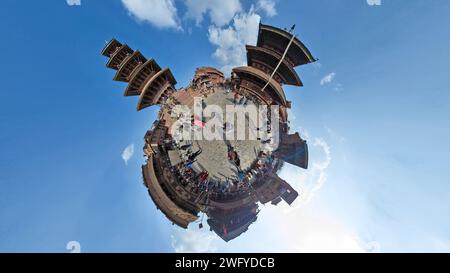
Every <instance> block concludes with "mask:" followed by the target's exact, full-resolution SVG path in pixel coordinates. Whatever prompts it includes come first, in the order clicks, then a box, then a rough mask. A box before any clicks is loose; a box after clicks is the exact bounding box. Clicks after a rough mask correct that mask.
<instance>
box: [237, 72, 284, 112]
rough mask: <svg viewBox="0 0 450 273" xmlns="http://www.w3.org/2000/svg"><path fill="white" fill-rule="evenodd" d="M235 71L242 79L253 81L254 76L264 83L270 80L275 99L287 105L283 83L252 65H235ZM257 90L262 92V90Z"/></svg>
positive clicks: (269, 86)
mask: <svg viewBox="0 0 450 273" xmlns="http://www.w3.org/2000/svg"><path fill="white" fill-rule="evenodd" d="M233 72H234V73H236V74H237V75H238V76H239V78H241V79H247V80H250V81H252V78H257V79H259V80H260V81H261V83H263V85H265V84H266V83H267V82H269V85H268V88H270V89H272V90H273V91H274V93H275V95H276V98H275V99H276V100H278V101H279V102H280V104H281V105H283V106H286V103H287V102H286V95H285V94H284V91H283V88H281V85H280V84H279V83H278V82H277V81H276V80H274V79H271V78H270V75H268V74H266V73H264V72H263V71H261V70H259V69H256V68H254V67H251V66H240V67H235V68H233ZM261 88H262V86H261ZM255 91H258V92H261V90H255ZM264 92H267V90H264Z"/></svg>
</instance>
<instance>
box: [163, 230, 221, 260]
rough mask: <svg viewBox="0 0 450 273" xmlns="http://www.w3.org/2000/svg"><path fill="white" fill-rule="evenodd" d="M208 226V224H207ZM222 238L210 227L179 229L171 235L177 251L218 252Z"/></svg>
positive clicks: (173, 245)
mask: <svg viewBox="0 0 450 273" xmlns="http://www.w3.org/2000/svg"><path fill="white" fill-rule="evenodd" d="M206 226H207V225H206ZM219 239H220V238H219V237H218V236H217V235H216V234H215V233H213V232H210V231H209V229H206V227H204V228H203V229H195V230H194V229H192V227H190V229H187V230H184V229H183V230H182V229H177V230H175V231H174V232H173V233H172V235H171V240H172V247H173V249H174V251H175V252H177V253H186V252H187V253H195V252H202V253H204V252H216V251H217V243H218V240H219Z"/></svg>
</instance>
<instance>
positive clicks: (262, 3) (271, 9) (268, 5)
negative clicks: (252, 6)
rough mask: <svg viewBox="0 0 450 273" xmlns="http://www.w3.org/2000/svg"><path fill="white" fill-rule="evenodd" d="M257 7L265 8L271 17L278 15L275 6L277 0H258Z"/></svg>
mask: <svg viewBox="0 0 450 273" xmlns="http://www.w3.org/2000/svg"><path fill="white" fill-rule="evenodd" d="M256 8H257V9H261V10H263V11H264V12H265V13H266V15H267V16H269V17H273V16H275V15H277V10H276V8H275V1H273V0H258V3H257V4H256Z"/></svg>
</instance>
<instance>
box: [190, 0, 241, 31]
mask: <svg viewBox="0 0 450 273" xmlns="http://www.w3.org/2000/svg"><path fill="white" fill-rule="evenodd" d="M185 4H186V7H187V12H186V18H188V19H194V20H195V22H196V23H197V24H200V23H201V22H202V21H203V19H204V15H205V14H208V15H209V18H210V19H211V22H212V23H213V24H214V25H216V26H219V27H221V26H223V25H226V24H228V23H229V22H230V20H231V19H233V17H234V16H235V14H236V13H237V12H240V11H241V9H242V5H241V3H240V1H239V0H226V1H223V0H209V1H198V0H186V2H185Z"/></svg>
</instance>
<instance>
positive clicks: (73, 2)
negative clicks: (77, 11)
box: [66, 0, 81, 6]
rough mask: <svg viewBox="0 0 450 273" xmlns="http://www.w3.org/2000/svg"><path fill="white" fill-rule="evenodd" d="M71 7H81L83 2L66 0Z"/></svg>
mask: <svg viewBox="0 0 450 273" xmlns="http://www.w3.org/2000/svg"><path fill="white" fill-rule="evenodd" d="M66 3H67V5H69V6H81V0H66Z"/></svg>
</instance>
